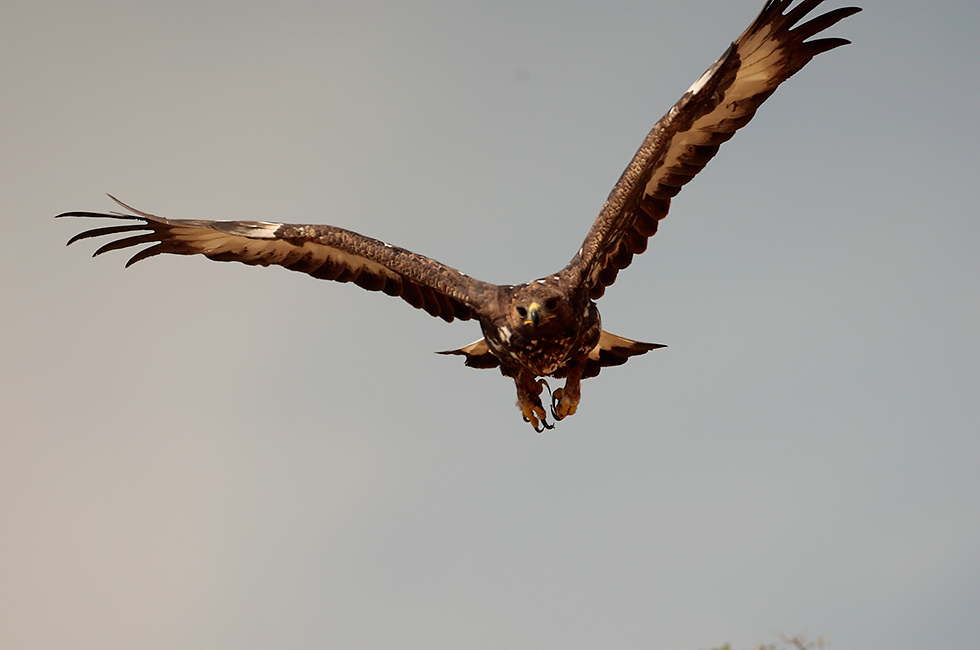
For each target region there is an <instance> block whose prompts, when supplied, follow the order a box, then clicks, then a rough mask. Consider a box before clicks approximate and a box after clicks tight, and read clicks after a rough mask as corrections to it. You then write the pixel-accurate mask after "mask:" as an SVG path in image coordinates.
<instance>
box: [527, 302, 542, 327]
mask: <svg viewBox="0 0 980 650" xmlns="http://www.w3.org/2000/svg"><path fill="white" fill-rule="evenodd" d="M540 322H541V305H539V304H538V303H536V302H532V303H531V304H530V305H528V306H527V320H526V321H524V324H525V325H527V324H530V325H532V326H533V327H537V326H538V323H540Z"/></svg>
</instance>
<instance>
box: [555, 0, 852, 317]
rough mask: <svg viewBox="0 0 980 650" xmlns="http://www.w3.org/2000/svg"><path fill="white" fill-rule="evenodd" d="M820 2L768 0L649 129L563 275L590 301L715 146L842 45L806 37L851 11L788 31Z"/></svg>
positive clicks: (639, 246) (642, 243)
mask: <svg viewBox="0 0 980 650" xmlns="http://www.w3.org/2000/svg"><path fill="white" fill-rule="evenodd" d="M822 2H823V0H804V1H803V2H801V3H800V4H798V5H797V6H796V7H795V8H793V9H792V10H790V11H788V12H787V9H788V8H789V6H790V5H791V4H792V3H793V0H769V1H768V2H767V3H766V5H765V7H764V8H763V9H762V13H760V14H759V16H758V17H757V18H756V19H755V21H754V22H753V23H752V24H751V25H750V26H749V28H748V29H747V30H745V33H743V34H742V35H741V36H740V37H739V39H738V40H737V41H736V42H735V43H733V44H732V46H731V47H730V48H729V49H728V51H726V52H725V54H724V55H722V57H721V58H720V59H718V61H717V62H715V64H714V65H713V66H711V68H709V69H708V71H707V72H705V73H704V74H703V75H702V76H701V78H700V79H698V80H697V81H696V82H695V83H694V85H693V86H691V88H690V89H689V90H688V91H687V92H686V93H684V96H683V97H681V99H680V101H678V102H677V103H676V104H675V105H674V106H673V108H671V109H670V111H669V112H668V113H667V114H666V115H665V116H664V117H663V118H661V120H660V121H659V122H658V123H657V124H656V126H654V127H653V129H652V130H651V131H650V133H649V135H647V138H646V140H644V141H643V144H642V145H641V146H640V149H639V151H637V152H636V155H635V156H634V157H633V160H632V162H630V164H629V166H628V167H627V168H626V170H625V171H624V172H623V175H622V176H621V177H620V179H619V182H617V183H616V186H615V187H614V188H613V190H612V192H611V193H610V195H609V198H608V199H607V200H606V203H605V205H604V206H603V208H602V211H601V212H600V213H599V217H598V218H597V219H596V221H595V223H594V224H593V226H592V229H591V230H590V231H589V234H588V236H587V237H586V238H585V242H584V243H583V244H582V248H581V250H580V251H579V253H578V254H577V255H576V256H575V257H574V258H573V259H572V261H571V262H570V263H569V265H568V267H566V269H565V273H567V274H569V275H570V277H571V278H572V279H573V281H576V282H582V283H584V284H585V285H586V287H587V288H588V290H589V294H590V296H591V297H592V298H593V299H596V298H599V297H600V296H602V294H603V293H604V292H605V290H606V287H608V286H609V285H611V284H612V283H613V282H615V281H616V275H617V274H618V273H619V271H620V269H624V268H626V267H627V266H629V264H630V262H631V261H632V259H633V255H636V254H639V253H642V252H643V251H644V250H646V247H647V239H648V238H649V237H651V236H653V235H654V234H655V233H656V232H657V225H658V223H659V222H660V220H661V219H663V218H664V217H665V216H667V210H668V209H669V208H670V199H671V198H672V197H673V196H675V195H676V194H677V193H678V192H680V191H681V188H682V187H683V186H684V185H685V184H686V183H688V182H689V181H690V180H691V179H692V178H694V176H695V175H696V174H697V173H698V172H699V171H701V169H702V168H703V167H704V166H705V165H706V164H707V163H708V161H709V160H711V158H712V157H713V156H714V155H715V154H716V153H717V152H718V148H719V146H720V145H721V144H722V143H723V142H725V141H727V140H728V139H729V138H731V137H732V136H733V135H735V131H737V130H738V129H740V128H741V127H743V126H745V125H746V124H747V123H748V122H749V120H751V119H752V116H753V115H755V111H756V109H758V108H759V105H760V104H762V102H764V101H765V100H766V99H767V98H768V97H769V96H770V95H771V94H772V93H773V92H774V91H775V90H776V87H777V86H779V84H781V83H782V82H784V81H786V80H787V79H788V78H790V77H791V76H793V75H794V74H796V73H797V72H799V71H800V69H802V68H803V66H805V65H806V64H807V63H809V62H810V59H812V58H813V57H815V56H816V55H818V54H820V53H821V52H826V51H827V50H832V49H834V48H835V47H840V46H841V45H846V44H848V43H849V42H850V41H847V40H845V39H842V38H820V39H816V40H812V41H807V40H806V39H808V38H810V37H811V36H813V35H815V34H817V33H819V32H822V31H823V30H825V29H827V28H829V27H830V26H832V25H834V24H835V23H837V22H838V21H840V20H842V19H844V18H846V17H847V16H850V15H852V14H854V13H857V12H858V11H860V10H861V9H860V8H859V7H844V8H840V9H834V10H832V11H830V12H828V13H825V14H823V15H820V16H817V17H816V18H813V19H812V20H809V21H807V22H805V23H803V24H802V25H799V26H797V27H795V28H794V25H796V24H797V23H799V22H800V20H802V19H803V18H804V17H805V16H806V15H807V14H808V13H810V12H811V11H813V10H814V9H815V8H816V7H817V6H818V5H820V4H821V3H822Z"/></svg>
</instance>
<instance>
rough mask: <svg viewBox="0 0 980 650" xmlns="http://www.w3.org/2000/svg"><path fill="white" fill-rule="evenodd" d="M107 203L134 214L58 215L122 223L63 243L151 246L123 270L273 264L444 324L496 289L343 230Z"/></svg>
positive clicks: (466, 315) (474, 308)
mask: <svg viewBox="0 0 980 650" xmlns="http://www.w3.org/2000/svg"><path fill="white" fill-rule="evenodd" d="M110 198H112V200H114V201H116V202H117V203H119V205H121V206H122V207H124V208H126V209H127V210H129V211H131V212H132V213H133V214H115V213H102V212H65V213H64V214H59V215H58V216H59V217H98V218H108V219H119V220H123V221H126V222H127V223H125V224H122V225H116V226H108V227H104V228H95V229H93V230H86V231H85V232H82V233H79V234H77V235H75V236H74V237H72V238H71V240H69V242H68V244H69V245H70V244H72V243H74V242H76V241H78V240H80V239H88V238H90V237H101V236H104V235H124V236H123V237H122V238H120V239H114V240H113V241H110V242H109V243H107V244H105V245H104V246H102V247H101V248H100V249H98V250H97V251H95V255H101V254H102V253H106V252H108V251H112V250H117V249H120V248H129V247H131V246H139V245H140V244H153V245H152V246H150V247H148V248H144V249H142V250H140V251H138V252H137V253H136V254H135V255H133V256H132V257H131V258H130V259H129V262H127V263H126V266H130V265H131V264H135V263H136V262H139V261H140V260H144V259H146V258H147V257H152V256H154V255H160V254H161V253H172V254H174V255H204V256H206V257H208V258H210V259H212V260H217V261H222V262H242V263H243V264H252V265H259V266H269V265H273V264H274V265H277V266H282V267H285V268H287V269H290V270H292V271H300V272H302V273H306V274H308V275H312V276H313V277H315V278H321V279H324V280H334V281H335V282H353V283H354V284H356V285H357V286H359V287H362V288H364V289H367V290H368V291H383V292H384V293H386V294H388V295H389V296H398V297H400V298H402V299H403V300H405V302H407V303H408V304H410V305H412V306H413V307H416V308H418V309H424V310H425V311H426V312H428V313H429V314H432V315H433V316H438V317H439V318H442V319H443V320H445V321H449V322H451V321H452V320H453V319H454V318H458V319H460V320H467V319H470V318H475V317H477V316H478V315H479V314H480V313H481V312H480V309H481V306H482V305H484V304H487V298H488V297H490V296H491V295H493V294H495V292H496V291H497V287H496V286H495V285H492V284H488V283H486V282H480V281H479V280H474V279H472V278H470V277H467V276H466V275H464V274H462V273H460V272H459V271H457V270H456V269H453V268H450V267H448V266H446V265H444V264H440V263H439V262H437V261H435V260H433V259H430V258H428V257H424V256H422V255H417V254H415V253H412V252H411V251H407V250H405V249H403V248H398V247H397V246H392V245H391V244H386V243H385V242H382V241H378V240H377V239H372V238H370V237H365V236H364V235H359V234H357V233H356V232H351V231H350V230H344V229H343V228H336V227H334V226H325V225H293V224H284V223H269V222H264V221H198V220H185V219H164V218H162V217H157V216H154V215H152V214H147V213H146V212H141V211H139V210H136V209H134V208H131V207H130V206H128V205H126V204H125V203H122V202H121V201H119V200H118V199H116V198H115V197H112V196H110ZM130 233H133V234H130Z"/></svg>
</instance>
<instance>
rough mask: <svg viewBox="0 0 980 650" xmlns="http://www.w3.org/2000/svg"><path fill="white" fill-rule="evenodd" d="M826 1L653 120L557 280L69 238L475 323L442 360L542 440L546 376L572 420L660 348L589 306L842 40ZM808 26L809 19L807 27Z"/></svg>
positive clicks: (362, 241) (379, 250)
mask: <svg viewBox="0 0 980 650" xmlns="http://www.w3.org/2000/svg"><path fill="white" fill-rule="evenodd" d="M822 3H823V0H802V1H801V2H798V3H797V4H796V6H792V5H793V4H794V0H768V1H767V2H766V4H765V6H764V7H763V9H762V12H761V13H760V14H759V15H758V17H757V18H756V19H755V20H754V21H753V22H752V24H751V25H749V27H748V29H746V30H745V32H744V33H743V34H742V35H741V36H740V37H739V38H738V40H736V41H735V42H734V43H733V44H732V45H731V46H730V47H729V48H728V49H727V50H726V51H725V53H724V54H722V56H721V58H720V59H718V60H717V61H716V62H715V63H714V65H712V66H711V67H710V68H709V69H708V70H707V72H705V73H704V74H703V75H701V77H700V78H699V79H698V80H697V81H695V82H694V85H692V86H691V87H690V88H689V89H688V90H687V92H685V93H684V94H683V96H682V97H681V98H680V100H679V101H678V102H677V103H676V104H674V106H673V107H671V109H670V110H669V111H667V114H666V115H664V116H663V117H662V118H661V119H660V121H659V122H657V123H656V125H654V127H653V129H652V130H651V131H650V133H649V134H648V135H647V137H646V139H645V140H644V141H643V144H641V145H640V148H639V150H638V151H637V152H636V155H635V156H634V157H633V160H632V161H631V162H630V164H629V166H628V167H627V168H626V170H625V171H624V172H623V174H622V176H621V177H620V179H619V181H618V182H617V183H616V185H615V187H613V189H612V192H611V193H610V194H609V198H608V199H607V200H606V202H605V204H604V205H603V207H602V210H601V212H600V213H599V216H598V218H597V219H596V220H595V223H593V224H592V229H591V230H590V231H589V233H588V235H587V236H586V237H585V241H584V242H583V243H582V247H581V248H579V250H578V252H577V253H575V255H574V256H573V257H572V260H571V261H570V262H569V263H568V265H567V266H566V267H565V268H563V269H561V270H560V271H558V272H556V273H552V274H550V275H546V276H544V277H542V278H540V279H537V280H532V281H531V282H528V283H526V284H520V285H504V286H501V285H496V284H490V283H488V282H481V281H480V280H476V279H474V278H471V277H468V276H466V275H464V274H463V273H460V272H459V271H457V270H456V269H453V268H450V267H448V266H446V265H444V264H441V263H439V262H437V261H436V260H433V259H430V258H428V257H424V256H422V255H418V254H416V253H413V252H411V251H407V250H405V249H403V248H399V247H397V246H393V245H391V244H387V243H385V242H382V241H379V240H377V239H372V238H370V237H366V236H364V235H360V234H358V233H355V232H351V231H349V230H344V229H342V228H337V227H334V226H327V225H298V224H286V223H271V222H265V221H205V220H196V219H195V220H191V219H164V218H162V217H157V216H154V215H152V214H148V213H146V212H141V211H139V210H135V209H133V208H131V207H129V206H127V205H125V204H123V203H121V202H119V203H120V205H122V207H123V208H125V209H126V210H127V211H128V212H126V213H98V212H66V213H64V214H61V215H59V216H62V217H99V218H109V219H118V220H121V221H122V222H123V223H121V224H117V225H110V226H105V227H100V228H95V229H92V230H87V231H85V232H82V233H80V234H78V235H76V236H75V237H73V238H72V239H71V241H69V242H68V243H69V244H71V243H72V242H75V241H78V240H80V239H87V238H90V237H101V236H113V237H115V236H121V237H120V238H115V239H113V240H111V241H109V242H108V243H107V244H105V245H104V246H102V247H101V248H99V249H98V250H97V251H96V252H95V255H99V254H101V253H105V252H107V251H111V250H116V249H120V248H128V247H131V246H138V245H141V244H150V246H148V247H146V248H143V249H141V250H138V251H137V252H136V253H135V254H134V255H133V256H132V257H131V258H130V260H129V262H128V263H127V266H129V265H130V264H133V263H135V262H138V261H140V260H143V259H146V258H147V257H152V256H154V255H159V254H161V253H172V254H175V255H204V256H206V257H208V258H210V259H212V260H219V261H234V262H242V263H243V264H257V265H261V266H268V265H271V264H274V265H277V266H283V267H285V268H287V269H291V270H293V271H300V272H302V273H307V274H309V275H312V276H313V277H315V278H322V279H325V280H334V281H336V282H353V283H354V284H356V285H358V286H360V287H363V288H364V289H367V290H369V291H382V292H384V293H386V294H388V295H389V296H397V297H400V298H402V299H403V300H404V301H405V302H407V303H408V304H410V305H411V306H413V307H416V308H418V309H423V310H425V311H426V312H428V313H429V314H431V315H433V316H438V317H439V318H442V319H443V320H446V321H452V320H453V319H460V320H468V319H476V320H478V321H479V322H480V328H481V329H482V330H483V337H482V338H480V339H479V340H478V341H475V342H474V343H471V344H470V345H467V346H465V347H462V348H459V349H456V350H447V351H446V352H443V353H442V354H456V355H461V356H463V357H465V362H466V365H467V366H470V367H472V368H500V372H501V373H502V374H503V375H504V376H506V377H511V378H512V379H513V380H514V382H515V384H516V385H517V405H518V407H519V408H520V411H521V415H522V416H523V418H524V420H525V421H527V422H529V423H530V424H531V426H533V427H534V429H535V430H536V431H538V432H541V431H542V430H543V429H545V428H548V429H550V428H552V427H553V426H554V424H553V423H552V422H549V420H548V412H547V411H545V408H544V406H543V405H542V402H541V393H542V390H543V389H544V388H548V389H549V393H551V390H550V387H549V386H548V384H547V381H546V380H545V379H544V378H545V377H554V378H559V379H561V378H564V379H565V384H564V386H563V387H561V388H557V389H556V390H555V391H554V392H553V393H551V399H550V402H551V403H550V409H549V410H550V415H551V417H552V418H553V420H555V421H558V420H562V419H563V418H566V417H568V416H569V415H572V414H573V413H575V411H576V409H577V408H578V405H579V399H580V384H581V380H582V379H586V378H589V377H594V376H595V375H597V374H599V371H600V369H601V368H603V367H606V366H616V365H620V364H622V363H625V362H626V361H627V359H629V357H632V356H635V355H639V354H644V353H646V352H649V351H650V350H653V349H655V348H659V347H663V346H662V345H658V344H654V343H640V342H637V341H631V340H629V339H625V338H622V337H620V336H616V335H614V334H610V333H609V332H606V331H605V330H603V329H602V325H601V322H600V319H599V310H598V309H597V308H596V302H595V301H596V300H598V299H599V298H601V297H602V295H603V294H604V293H605V291H606V287H608V286H609V285H611V284H612V283H613V282H615V280H616V276H617V274H618V273H619V272H620V271H621V270H622V269H624V268H626V267H627V266H629V264H630V262H631V260H632V259H633V256H634V255H637V254H639V253H642V252H643V251H644V250H646V247H647V240H648V239H649V238H650V237H651V236H653V235H654V234H655V233H656V232H657V227H658V225H659V223H660V220H661V219H663V218H664V217H665V216H666V215H667V210H668V209H669V208H670V200H671V199H672V198H673V197H674V196H675V195H676V194H677V193H678V192H680V190H681V188H682V187H683V186H684V185H686V184H687V183H688V181H690V180H691V179H692V178H694V176H695V175H696V174H697V173H698V172H699V171H701V169H702V168H703V167H704V166H705V165H706V164H707V163H708V161H709V160H711V158H712V157H713V156H714V155H715V154H716V153H717V152H718V148H719V146H721V144H722V143H723V142H725V141H726V140H728V139H729V138H731V137H732V136H733V135H734V134H735V132H736V131H737V130H738V129H740V128H741V127H743V126H745V125H746V124H747V123H748V122H749V120H751V119H752V116H753V115H755V111H756V109H758V108H759V105H760V104H762V102H764V101H765V100H766V99H767V98H768V97H769V96H770V95H771V94H772V93H773V92H774V91H775V90H776V88H777V87H778V86H779V84H781V83H783V82H784V81H786V80H787V79H788V78H790V77H791V76H793V75H794V74H796V73H797V72H799V71H800V70H801V69H802V68H803V66H805V65H806V64H807V63H809V62H810V60H811V59H812V58H813V57H815V56H816V55H818V54H820V53H822V52H826V51H828V50H832V49H834V48H836V47H840V46H841V45H846V44H847V43H848V42H849V41H847V40H845V39H842V38H832V37H825V38H812V37H813V36H815V35H817V34H820V33H821V32H823V31H824V30H826V29H828V28H829V27H831V26H832V25H834V24H836V23H837V22H838V21H840V20H842V19H844V18H846V17H847V16H850V15H852V14H854V13H857V12H858V11H860V8H858V7H843V8H839V9H833V10H831V11H828V12H827V13H824V14H821V15H819V16H816V17H812V18H810V14H811V12H812V11H813V10H814V9H816V8H817V7H818V6H819V5H820V4H822ZM806 18H809V20H806V21H805V22H803V21H804V19H806Z"/></svg>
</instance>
